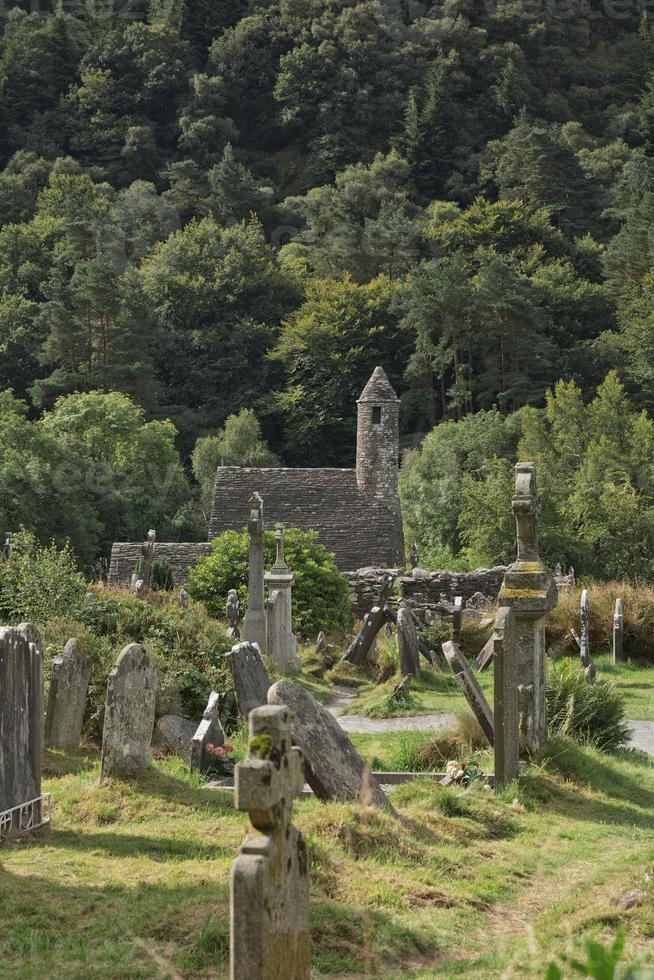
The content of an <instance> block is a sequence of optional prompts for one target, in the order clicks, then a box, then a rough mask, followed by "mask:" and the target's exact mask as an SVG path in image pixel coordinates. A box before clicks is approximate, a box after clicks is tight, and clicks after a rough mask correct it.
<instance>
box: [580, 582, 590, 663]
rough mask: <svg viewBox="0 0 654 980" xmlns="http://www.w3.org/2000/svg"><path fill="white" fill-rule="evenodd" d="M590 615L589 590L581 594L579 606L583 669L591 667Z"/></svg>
mask: <svg viewBox="0 0 654 980" xmlns="http://www.w3.org/2000/svg"><path fill="white" fill-rule="evenodd" d="M589 613H590V603H589V602H588V589H584V590H583V591H582V593H581V602H580V604H579V624H580V628H579V640H580V643H579V658H580V660H581V666H582V667H588V666H590V639H589V636H588V617H589Z"/></svg>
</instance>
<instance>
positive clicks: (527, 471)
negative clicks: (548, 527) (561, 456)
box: [511, 463, 540, 561]
mask: <svg viewBox="0 0 654 980" xmlns="http://www.w3.org/2000/svg"><path fill="white" fill-rule="evenodd" d="M511 506H512V507H513V513H514V516H515V524H516V537H517V542H518V561H539V560H540V554H539V552H538V527H537V518H538V493H537V490H536V467H535V465H534V464H533V463H518V464H517V465H516V468H515V493H514V494H513V498H512V500H511Z"/></svg>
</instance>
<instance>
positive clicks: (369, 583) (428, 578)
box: [346, 565, 506, 623]
mask: <svg viewBox="0 0 654 980" xmlns="http://www.w3.org/2000/svg"><path fill="white" fill-rule="evenodd" d="M505 572H506V566H505V565H497V566H495V568H479V569H477V570H476V571H474V572H426V571H424V570H423V569H421V568H414V569H413V571H412V572H407V573H405V574H402V573H401V572H400V570H399V569H397V568H360V569H359V570H358V571H356V572H348V573H347V574H346V577H347V580H348V582H349V583H350V588H351V590H352V597H353V605H352V609H353V612H354V615H355V617H356V618H357V619H360V618H361V617H363V616H364V614H365V613H366V612H368V610H369V609H370V608H371V607H372V606H373V605H374V604H375V602H376V600H377V596H378V595H379V592H380V590H381V587H382V584H383V581H384V577H385V576H386V575H389V574H394V575H397V576H399V591H400V595H399V596H398V595H397V594H394V595H393V596H392V597H391V604H397V601H398V599H399V598H400V597H401V598H403V599H406V600H407V602H408V603H409V605H410V606H411V608H412V609H413V611H414V613H415V614H416V616H417V617H418V619H419V620H420V621H421V622H426V623H430V622H432V621H433V620H434V619H436V618H437V617H441V616H451V615H452V611H453V609H454V599H455V597H456V596H459V595H460V596H462V597H463V606H464V609H465V607H466V606H468V607H469V606H470V605H478V604H481V603H483V602H486V603H489V604H491V603H494V602H496V600H497V597H498V595H499V591H500V587H501V585H502V581H503V579H504V573H505Z"/></svg>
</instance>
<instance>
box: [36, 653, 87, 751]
mask: <svg viewBox="0 0 654 980" xmlns="http://www.w3.org/2000/svg"><path fill="white" fill-rule="evenodd" d="M90 679H91V663H90V661H89V659H88V658H87V657H85V656H84V654H83V653H82V652H81V650H80V649H79V643H78V641H77V640H76V639H75V638H74V637H73V638H71V639H70V640H69V641H68V643H67V644H66V646H65V647H64V650H63V653H61V654H59V656H57V657H55V658H54V660H53V661H52V676H51V679H50V690H49V692H48V708H47V711H46V716H45V744H46V745H48V746H51V747H53V748H59V749H70V750H72V751H76V750H77V749H79V740H80V737H81V734H82V724H83V722H84V709H85V707H86V693H87V691H88V689H89V681H90Z"/></svg>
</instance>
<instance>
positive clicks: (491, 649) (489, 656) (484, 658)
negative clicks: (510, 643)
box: [474, 633, 495, 673]
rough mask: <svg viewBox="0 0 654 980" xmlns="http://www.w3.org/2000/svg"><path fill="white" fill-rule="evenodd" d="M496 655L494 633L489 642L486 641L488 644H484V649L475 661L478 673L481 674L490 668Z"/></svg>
mask: <svg viewBox="0 0 654 980" xmlns="http://www.w3.org/2000/svg"><path fill="white" fill-rule="evenodd" d="M494 653H495V633H492V634H491V636H490V637H489V638H488V640H486V643H484V645H483V647H482V648H481V652H480V653H479V655H478V656H477V659H476V660H475V664H474V667H475V670H476V671H477V672H478V673H481V672H482V671H484V670H486V669H487V668H488V667H490V665H491V663H492V662H493V656H494Z"/></svg>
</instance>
